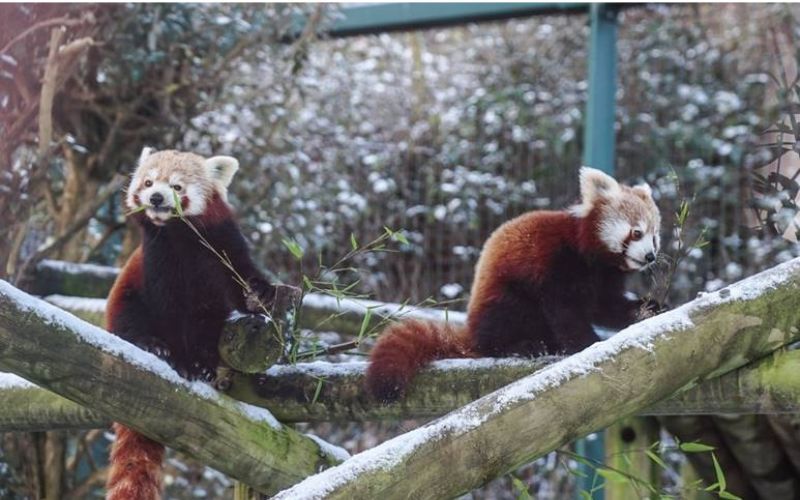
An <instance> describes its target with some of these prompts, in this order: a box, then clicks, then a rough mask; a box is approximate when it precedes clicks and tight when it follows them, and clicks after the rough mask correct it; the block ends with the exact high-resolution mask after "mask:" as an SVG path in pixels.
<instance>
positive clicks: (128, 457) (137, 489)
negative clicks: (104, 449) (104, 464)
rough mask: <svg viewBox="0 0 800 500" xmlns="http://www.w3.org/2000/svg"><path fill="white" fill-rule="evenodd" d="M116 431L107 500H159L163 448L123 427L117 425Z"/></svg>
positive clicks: (107, 484) (115, 426)
mask: <svg viewBox="0 0 800 500" xmlns="http://www.w3.org/2000/svg"><path fill="white" fill-rule="evenodd" d="M114 431H115V432H116V434H117V438H116V440H115V441H114V444H113V445H112V447H111V466H110V467H109V471H108V481H107V483H106V488H107V490H106V491H107V493H106V498H107V500H158V499H160V498H161V462H162V461H163V460H164V446H163V445H162V444H160V443H157V442H155V441H153V440H152V439H149V438H146V437H144V436H142V435H141V434H139V433H138V432H136V431H134V430H131V429H129V428H127V427H125V426H124V425H121V424H114Z"/></svg>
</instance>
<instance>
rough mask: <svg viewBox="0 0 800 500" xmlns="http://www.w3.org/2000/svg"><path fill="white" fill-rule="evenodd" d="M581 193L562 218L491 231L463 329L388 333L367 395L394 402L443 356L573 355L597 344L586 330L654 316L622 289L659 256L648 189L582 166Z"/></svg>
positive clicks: (528, 216)
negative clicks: (631, 274)
mask: <svg viewBox="0 0 800 500" xmlns="http://www.w3.org/2000/svg"><path fill="white" fill-rule="evenodd" d="M580 192H581V203H580V204H578V205H576V206H573V207H571V208H569V209H568V210H563V211H532V212H528V213H525V214H523V215H521V216H519V217H517V218H515V219H512V220H510V221H508V222H506V223H505V224H503V225H501V226H500V227H499V228H498V229H497V230H495V231H494V233H493V234H492V235H491V236H490V237H489V239H488V240H487V241H486V243H485V245H484V247H483V250H482V252H481V255H480V257H479V259H478V263H477V266H476V268H475V279H474V282H473V284H472V290H471V293H470V300H469V304H468V307H467V322H466V325H464V326H463V327H457V326H453V325H448V324H443V323H436V322H429V321H415V320H411V321H404V322H400V323H395V324H393V325H390V326H389V327H388V328H387V329H386V330H385V331H384V332H383V334H382V335H381V336H380V338H379V339H378V342H377V344H376V345H375V347H374V349H373V350H372V353H371V356H370V361H371V362H370V365H369V368H368V370H367V379H366V386H367V390H368V392H369V393H371V395H372V396H373V397H375V398H376V399H378V400H380V401H383V402H387V403H388V402H391V401H394V400H396V399H398V398H399V397H400V396H402V394H403V393H404V391H405V390H406V388H407V386H408V384H409V383H410V381H411V379H412V378H413V377H414V375H415V374H416V372H417V371H419V369H420V368H421V367H423V366H425V365H426V364H428V363H430V362H431V361H433V360H436V359H441V358H448V357H477V356H490V357H501V356H509V355H523V356H533V355H541V354H557V353H564V354H571V353H575V352H578V351H580V350H582V349H584V348H585V347H587V346H589V345H591V344H593V343H594V342H596V341H597V340H598V337H597V334H596V333H595V332H594V329H593V327H592V325H599V326H605V327H610V328H615V329H619V328H624V327H626V326H628V325H629V324H631V323H633V322H635V321H637V320H638V319H641V317H640V316H642V315H648V314H652V313H653V312H654V310H656V309H657V308H658V306H657V304H655V303H654V302H653V301H651V300H634V299H631V298H628V297H626V296H625V288H624V285H625V283H624V281H625V275H626V273H629V272H632V271H641V270H644V269H646V268H648V267H649V266H650V265H651V264H652V263H653V262H655V260H656V255H657V254H658V251H659V245H660V236H659V226H660V225H661V217H660V215H659V211H658V207H656V204H655V202H654V201H653V197H652V193H651V190H650V187H649V186H648V185H647V184H641V185H637V186H633V187H629V186H623V185H620V184H618V183H617V181H616V180H614V179H613V178H612V177H610V176H608V175H606V174H604V173H603V172H601V171H599V170H595V169H592V168H587V167H584V168H582V169H581V171H580ZM642 317H643V316H642Z"/></svg>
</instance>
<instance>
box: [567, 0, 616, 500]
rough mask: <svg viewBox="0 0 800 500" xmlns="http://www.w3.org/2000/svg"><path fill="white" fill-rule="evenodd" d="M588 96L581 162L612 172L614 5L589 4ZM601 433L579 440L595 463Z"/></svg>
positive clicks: (601, 450) (585, 478)
mask: <svg viewBox="0 0 800 500" xmlns="http://www.w3.org/2000/svg"><path fill="white" fill-rule="evenodd" d="M589 18H590V22H591V34H590V35H589V98H588V100H587V101H586V112H585V122H584V129H583V164H584V165H587V166H590V167H594V168H598V169H600V170H603V171H604V172H607V173H609V174H612V175H613V174H614V132H615V131H614V107H615V101H616V90H617V9H616V8H615V7H614V6H612V5H607V4H592V5H591V8H590V11H589ZM604 441H605V440H604V433H603V432H602V431H600V432H598V433H597V434H596V438H595V439H593V440H591V441H587V440H586V439H581V440H579V441H578V442H577V443H576V445H575V450H576V452H577V453H579V454H581V455H584V456H586V457H587V458H589V459H590V460H592V461H593V462H594V463H602V462H603V461H604V459H605V445H604ZM579 470H580V472H582V474H583V475H582V476H581V477H579V478H578V481H577V483H578V490H577V491H576V492H575V497H576V498H581V494H580V492H581V491H587V492H588V491H591V489H592V487H593V486H596V484H595V481H596V478H595V473H594V471H593V470H591V468H590V467H587V466H585V465H580V466H579ZM604 497H605V495H604V491H603V489H598V490H597V491H595V492H594V493H592V498H593V499H594V500H603V499H604Z"/></svg>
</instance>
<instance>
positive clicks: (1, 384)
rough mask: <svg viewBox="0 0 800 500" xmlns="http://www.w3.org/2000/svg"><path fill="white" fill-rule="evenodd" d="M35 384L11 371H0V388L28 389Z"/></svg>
mask: <svg viewBox="0 0 800 500" xmlns="http://www.w3.org/2000/svg"><path fill="white" fill-rule="evenodd" d="M32 387H36V385H34V384H32V383H30V382H28V381H27V380H25V379H24V378H22V377H19V376H17V375H14V374H13V373H3V372H0V389H30V388H32Z"/></svg>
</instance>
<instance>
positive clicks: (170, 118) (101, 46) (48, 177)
mask: <svg viewBox="0 0 800 500" xmlns="http://www.w3.org/2000/svg"><path fill="white" fill-rule="evenodd" d="M309 14H310V15H309ZM298 15H306V16H307V17H308V18H309V19H310V22H309V23H308V24H307V26H306V28H305V30H298V24H297V17H296V16H298ZM321 20H322V10H321V9H319V8H316V7H313V6H312V7H302V6H292V5H286V4H271V5H266V6H265V5H247V6H243V5H183V4H158V5H156V4H147V5H143V4H125V5H121V4H120V5H91V4H81V5H67V4H63V5H34V4H7V5H3V6H0V117H2V118H1V121H0V264H2V266H1V267H0V277H2V278H10V279H12V280H16V281H18V282H23V283H24V279H23V278H24V277H25V273H26V271H29V270H30V269H31V266H32V265H33V264H35V263H36V261H37V260H39V259H41V258H44V257H57V258H62V259H66V260H70V261H79V262H82V261H86V260H89V259H93V260H96V259H98V258H100V256H98V252H101V251H103V250H104V249H105V248H107V247H108V245H107V244H108V242H109V241H113V240H114V239H116V242H117V245H116V246H115V247H113V248H114V250H115V254H118V253H120V252H121V253H122V254H126V253H127V252H129V251H130V250H132V248H133V247H134V244H135V241H134V238H135V236H136V232H135V231H124V229H125V218H124V215H123V213H122V208H121V206H120V204H119V202H118V199H117V198H115V196H116V195H117V193H118V192H119V189H120V188H121V187H122V186H123V185H124V183H125V180H126V178H127V177H126V174H128V173H129V171H130V170H131V169H132V166H133V163H134V161H135V159H136V158H137V156H138V154H139V151H140V150H141V148H142V146H144V145H151V146H154V147H157V148H159V147H164V148H171V147H175V144H176V143H178V142H179V141H180V140H181V138H182V137H183V136H184V135H185V134H186V133H187V131H189V130H191V129H192V124H191V120H192V118H193V117H195V116H197V115H199V114H201V113H207V112H212V111H213V110H215V109H217V108H218V107H219V106H222V105H223V102H222V101H221V100H220V96H221V95H222V91H223V89H224V87H225V85H226V82H228V81H229V80H230V79H231V78H232V75H233V73H234V72H236V71H238V69H237V68H238V66H239V64H241V62H242V61H243V60H250V61H253V60H255V59H257V54H266V53H268V54H270V57H271V59H270V60H271V61H273V62H279V63H280V65H281V67H283V68H286V72H287V74H288V75H290V76H291V75H292V74H293V73H295V72H296V71H297V68H299V67H300V66H301V65H302V64H303V61H304V59H305V57H306V55H305V53H306V50H307V47H308V44H309V43H310V42H311V41H312V40H313V39H314V35H315V33H316V29H317V28H318V27H319V22H320V21H321ZM298 35H299V36H298ZM123 234H124V235H125V237H126V241H125V242H124V243H122V242H121V240H122V237H121V236H122V235H123ZM120 246H121V247H122V248H120ZM102 257H103V258H105V259H111V260H113V259H114V258H115V257H116V255H104V256H102ZM125 257H126V255H123V256H122V258H123V259H124V258H125ZM100 437H102V432H98V431H95V432H89V433H81V434H79V435H75V434H74V433H72V434H68V433H61V432H47V433H33V434H17V435H7V436H5V439H4V446H3V448H4V450H5V455H7V461H8V463H9V464H10V465H12V466H13V470H14V472H15V474H14V477H15V478H16V480H14V481H11V480H9V481H8V482H6V481H3V484H11V485H15V486H14V489H15V491H16V492H17V493H20V494H24V495H26V496H30V497H37V498H38V497H47V498H82V497H84V496H85V495H86V494H87V493H88V492H89V491H90V489H91V488H92V487H94V486H95V485H97V484H102V481H103V468H102V467H98V466H97V465H96V464H95V462H94V459H93V454H95V453H97V452H98V451H100V452H101V453H104V450H103V449H102V446H101V449H100V450H98V449H97V443H98V442H99V441H98V438H100ZM4 472H9V470H8V469H4V470H2V471H0V473H4ZM199 474H200V475H201V476H202V475H208V476H209V477H210V478H212V479H214V478H218V476H219V475H218V474H215V473H213V471H211V472H209V473H208V474H206V473H205V472H203V468H200V469H199ZM223 479H224V478H223ZM215 482H216V484H222V483H220V481H218V480H216V481H215ZM190 493H191V492H190ZM6 494H8V492H5V491H2V490H0V496H3V495H6Z"/></svg>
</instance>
